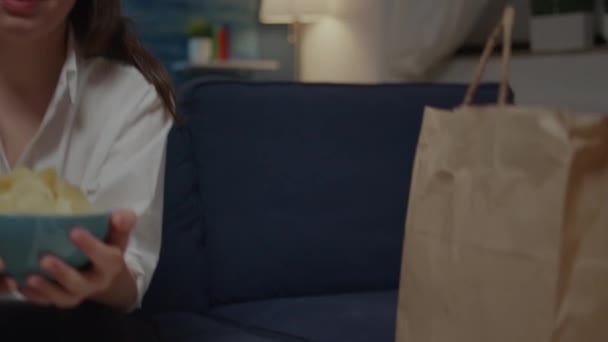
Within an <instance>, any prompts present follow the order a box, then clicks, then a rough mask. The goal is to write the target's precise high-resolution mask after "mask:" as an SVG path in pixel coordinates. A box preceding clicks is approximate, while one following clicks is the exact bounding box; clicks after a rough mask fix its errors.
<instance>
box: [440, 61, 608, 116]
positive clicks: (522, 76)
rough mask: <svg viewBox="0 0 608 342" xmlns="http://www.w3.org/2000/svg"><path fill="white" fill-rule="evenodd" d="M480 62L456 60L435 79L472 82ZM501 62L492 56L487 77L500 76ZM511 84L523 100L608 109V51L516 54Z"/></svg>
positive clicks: (520, 101) (563, 105)
mask: <svg viewBox="0 0 608 342" xmlns="http://www.w3.org/2000/svg"><path fill="white" fill-rule="evenodd" d="M477 63H478V60H477V58H460V59H457V60H454V61H453V62H451V63H450V64H448V65H447V66H446V68H445V69H444V70H443V71H442V72H441V73H440V74H439V75H438V76H437V77H436V78H435V81H437V82H465V83H467V82H470V79H471V77H472V74H473V70H474V68H475V67H476V66H477ZM499 64H500V60H499V59H498V58H493V59H492V61H491V63H490V65H489V66H488V70H487V73H486V80H492V81H494V80H499V79H500V67H499ZM511 85H512V87H513V89H514V91H515V92H516V96H517V99H516V100H517V103H519V104H529V105H547V106H556V107H559V108H565V109H574V110H577V111H594V112H605V113H608V51H606V50H597V51H592V52H584V53H574V54H562V55H523V56H515V57H514V59H513V61H512V66H511Z"/></svg>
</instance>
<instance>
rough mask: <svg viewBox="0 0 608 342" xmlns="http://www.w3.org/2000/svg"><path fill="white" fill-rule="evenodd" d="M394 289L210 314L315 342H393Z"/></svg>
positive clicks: (236, 307) (274, 302) (252, 305)
mask: <svg viewBox="0 0 608 342" xmlns="http://www.w3.org/2000/svg"><path fill="white" fill-rule="evenodd" d="M396 313H397V291H387V292H377V293H356V294H342V295H333V296H322V297H302V298H285V299H274V300H267V301H259V302H252V303H245V304H234V305H228V306H225V307H219V308H216V309H214V310H213V311H212V312H211V313H210V315H213V316H215V317H218V318H220V319H223V320H227V321H230V322H233V323H234V324H236V325H239V326H242V327H247V328H249V329H258V330H264V331H272V332H275V333H279V334H282V335H286V336H292V337H296V338H300V339H302V340H303V341H311V342H312V341H314V342H335V341H349V342H369V341H373V342H394V340H395V322H396Z"/></svg>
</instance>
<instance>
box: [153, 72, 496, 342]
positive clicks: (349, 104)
mask: <svg viewBox="0 0 608 342" xmlns="http://www.w3.org/2000/svg"><path fill="white" fill-rule="evenodd" d="M464 92H465V87H464V86H462V85H430V84H429V85H420V84H417V85H328V84H295V83H294V84H290V83H239V82H224V81H219V82H205V81H200V82H194V83H192V84H190V85H188V86H187V87H185V88H184V89H182V91H181V92H180V95H179V107H180V112H181V114H182V115H184V117H185V123H184V124H183V125H180V126H176V127H175V128H174V129H173V131H172V132H171V135H170V139H169V144H168V147H167V148H168V160H167V172H166V185H165V186H166V199H165V222H164V234H163V247H162V253H161V259H160V264H159V267H158V270H157V272H156V274H155V277H154V280H153V283H152V285H151V288H150V290H149V292H148V294H147V296H146V298H145V302H144V311H145V312H147V313H149V314H153V315H154V317H155V318H156V319H157V321H158V322H159V324H160V327H161V329H162V332H163V334H164V335H165V337H166V340H167V341H171V342H181V341H183V342H195V341H196V342H198V341H201V342H224V341H230V342H270V341H281V342H283V341H285V342H287V341H309V342H341V341H345V342H364V341H366V342H367V341H369V342H393V341H394V329H395V318H396V303H397V289H398V285H399V270H400V262H401V250H402V242H403V237H404V228H403V226H404V221H405V213H406V209H407V200H408V189H409V181H410V173H411V168H412V163H413V160H414V153H415V150H416V144H417V139H418V132H419V127H420V124H421V118H422V113H423V109H424V107H425V106H426V105H433V106H436V107H441V108H452V107H454V106H457V105H459V104H460V103H461V101H462V99H463V96H464ZM496 94H497V87H496V85H494V84H487V85H484V86H482V87H481V88H480V89H479V91H478V93H477V96H476V102H477V103H494V102H495V100H496Z"/></svg>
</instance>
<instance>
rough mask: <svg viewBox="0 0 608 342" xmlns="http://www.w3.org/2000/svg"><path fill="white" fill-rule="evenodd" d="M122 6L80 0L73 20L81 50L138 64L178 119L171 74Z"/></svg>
mask: <svg viewBox="0 0 608 342" xmlns="http://www.w3.org/2000/svg"><path fill="white" fill-rule="evenodd" d="M120 9H121V6H120V0H76V4H75V5H74V8H73V9H72V12H71V14H70V21H71V24H72V26H73V28H74V34H75V38H76V41H77V42H78V45H79V48H80V51H81V53H82V54H83V55H84V57H85V58H91V57H106V58H108V59H112V60H116V61H119V62H123V63H126V64H129V65H132V66H134V67H136V68H137V69H138V70H139V71H140V72H141V73H142V74H143V75H144V77H145V78H146V79H147V80H148V82H150V83H152V84H153V85H154V87H155V88H156V91H157V92H158V94H159V96H160V98H161V99H162V101H163V104H164V105H165V107H166V108H167V110H168V111H169V112H170V113H171V115H172V116H173V117H174V118H175V119H178V115H177V110H176V100H175V90H174V88H173V84H172V82H171V78H170V77H169V74H168V73H167V71H166V69H165V68H164V67H163V65H162V64H161V63H160V62H159V61H158V60H157V59H156V58H155V57H154V56H152V54H150V52H148V51H147V50H146V49H145V48H144V46H143V45H142V43H141V42H140V41H139V39H138V38H137V36H136V34H135V33H134V31H133V29H132V24H131V22H130V20H129V19H127V18H125V17H123V16H122V14H121V10H120Z"/></svg>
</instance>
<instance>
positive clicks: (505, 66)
mask: <svg viewBox="0 0 608 342" xmlns="http://www.w3.org/2000/svg"><path fill="white" fill-rule="evenodd" d="M514 21H515V8H514V7H513V5H507V6H506V7H505V10H504V12H503V15H502V19H501V20H500V22H499V23H498V25H496V27H495V28H494V30H493V31H492V34H491V35H490V38H488V41H487V42H486V46H485V48H484V50H483V53H482V55H481V59H480V61H479V65H478V66H477V70H476V71H475V74H474V77H473V82H472V83H471V85H470V86H469V89H468V90H467V93H466V95H465V98H464V105H465V106H469V105H471V104H472V103H473V96H474V95H475V92H476V91H477V88H479V84H480V83H481V79H482V78H483V75H484V73H485V70H486V67H487V66H488V62H489V60H490V56H491V55H492V52H493V51H494V48H495V47H496V43H497V40H498V38H499V36H500V33H501V32H502V33H503V44H502V79H501V81H500V89H499V93H498V104H499V105H501V106H503V105H506V104H507V97H508V87H509V76H510V74H511V69H510V68H511V55H512V45H513V25H514Z"/></svg>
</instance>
